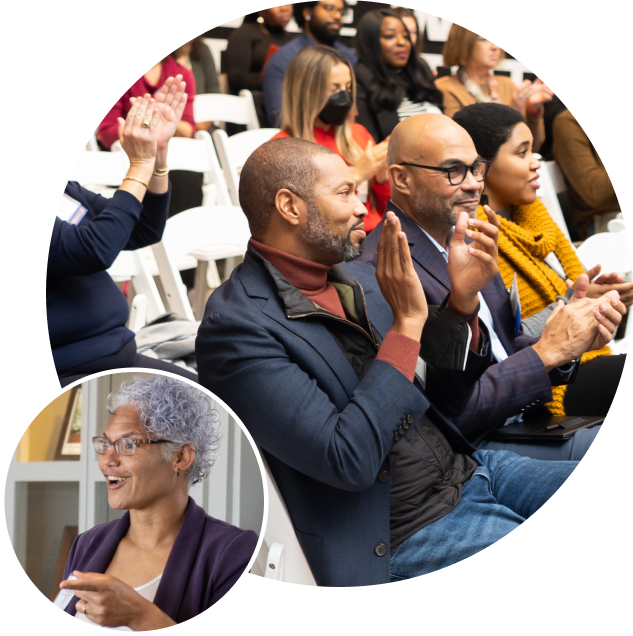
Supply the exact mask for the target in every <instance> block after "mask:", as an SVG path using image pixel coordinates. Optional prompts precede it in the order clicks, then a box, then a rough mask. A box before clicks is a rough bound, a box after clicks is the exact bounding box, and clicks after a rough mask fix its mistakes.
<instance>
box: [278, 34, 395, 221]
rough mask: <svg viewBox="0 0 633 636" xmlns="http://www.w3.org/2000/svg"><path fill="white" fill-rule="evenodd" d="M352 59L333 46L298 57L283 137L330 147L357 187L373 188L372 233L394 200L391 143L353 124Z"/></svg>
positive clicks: (287, 91) (290, 74)
mask: <svg viewBox="0 0 633 636" xmlns="http://www.w3.org/2000/svg"><path fill="white" fill-rule="evenodd" d="M355 84H356V83H355V79H354V71H353V70H352V67H351V64H350V63H349V61H348V60H347V58H346V57H345V56H344V55H342V54H341V53H339V52H338V51H337V50H336V49H333V48H331V47H329V46H320V45H319V46H310V47H307V48H305V49H302V50H301V51H299V53H297V54H296V55H295V56H294V57H293V58H292V61H291V62H290V65H289V66H288V70H287V72H286V79H285V81H284V89H283V108H282V122H281V132H279V133H278V134H277V135H276V136H275V137H300V138H302V139H307V140H309V141H315V142H316V143H318V144H320V145H322V146H327V147H328V148H330V150H334V151H335V152H336V153H337V154H338V155H339V156H340V157H342V158H343V159H344V160H345V162H346V163H347V164H348V165H350V166H352V168H351V174H352V176H353V178H354V180H355V182H356V185H357V187H358V186H360V185H362V184H365V183H370V185H371V187H369V188H368V190H367V192H366V193H365V195H364V196H363V198H364V199H365V205H366V207H367V210H368V211H369V214H368V216H367V219H365V228H366V229H367V230H371V229H372V228H373V227H374V226H375V225H376V224H377V223H378V222H379V221H380V219H381V218H382V213H383V211H384V209H385V205H386V203H387V199H388V198H389V180H388V177H387V163H386V157H387V142H382V143H380V144H378V145H376V144H374V140H373V138H372V136H371V135H370V134H369V132H367V129H366V128H365V127H364V126H362V125H361V124H359V123H355V122H354V112H353V108H354V97H355V92H356V85H355Z"/></svg>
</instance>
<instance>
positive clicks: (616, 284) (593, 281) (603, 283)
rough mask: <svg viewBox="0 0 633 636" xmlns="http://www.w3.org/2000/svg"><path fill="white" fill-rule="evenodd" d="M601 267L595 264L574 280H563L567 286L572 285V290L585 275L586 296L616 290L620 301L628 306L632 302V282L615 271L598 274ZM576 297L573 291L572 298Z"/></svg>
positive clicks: (594, 295)
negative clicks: (587, 281) (626, 281)
mask: <svg viewBox="0 0 633 636" xmlns="http://www.w3.org/2000/svg"><path fill="white" fill-rule="evenodd" d="M601 269H602V266H601V265H595V266H594V267H592V268H591V269H588V270H587V271H586V272H585V274H581V276H580V277H579V278H578V279H577V280H576V281H574V282H572V281H571V280H567V281H565V282H566V283H567V287H573V288H574V290H578V281H579V280H580V278H581V277H582V276H584V275H586V276H587V277H588V280H589V281H590V282H589V283H588V286H587V290H586V296H587V297H588V298H600V296H603V295H604V294H606V293H607V292H610V291H616V292H618V294H619V295H620V301H621V302H622V303H623V304H624V306H625V307H630V306H631V305H632V304H633V283H632V282H628V283H625V282H624V279H623V278H622V276H620V275H619V274H617V273H616V272H611V273H610V274H602V275H601V276H598V274H600V271H601ZM576 297H577V291H575V292H574V295H573V296H572V299H574V298H576Z"/></svg>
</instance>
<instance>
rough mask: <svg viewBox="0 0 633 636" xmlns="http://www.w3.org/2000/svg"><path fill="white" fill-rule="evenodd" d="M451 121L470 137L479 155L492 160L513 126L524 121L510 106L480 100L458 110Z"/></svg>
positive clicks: (506, 139)
mask: <svg viewBox="0 0 633 636" xmlns="http://www.w3.org/2000/svg"><path fill="white" fill-rule="evenodd" d="M453 121H454V122H455V123H457V124H459V125H460V126H461V127H462V128H464V129H465V130H466V132H467V133H468V134H469V135H470V136H471V137H472V140H473V142H474V143H475V148H476V150H477V153H478V154H479V156H480V157H483V158H484V159H487V160H488V161H493V160H494V159H495V157H496V156H497V154H498V152H499V148H501V146H503V144H504V143H505V142H506V141H508V139H510V136H511V135H512V131H513V130H514V128H515V126H516V125H517V124H520V123H521V122H523V123H525V117H523V115H521V113H520V112H519V111H518V110H515V109H514V108H511V107H510V106H504V105H503V104H493V103H484V102H481V103H479V104H471V105H470V106H465V107H464V108H462V109H461V110H458V111H457V112H456V113H455V114H454V115H453Z"/></svg>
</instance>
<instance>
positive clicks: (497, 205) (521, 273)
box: [454, 104, 633, 416]
mask: <svg viewBox="0 0 633 636" xmlns="http://www.w3.org/2000/svg"><path fill="white" fill-rule="evenodd" d="M454 120H455V121H456V122H457V123H458V124H459V125H460V126H462V127H463V128H465V129H466V130H467V131H468V133H469V134H470V136H471V137H472V139H473V141H474V143H475V148H476V149H477V152H478V153H479V156H480V157H481V158H483V159H486V160H488V161H491V162H492V164H491V166H490V170H489V171H488V175H487V176H486V180H485V186H486V194H487V196H488V200H489V202H490V206H491V207H492V208H493V209H494V210H495V211H496V213H497V215H498V216H499V220H500V221H501V228H500V232H499V272H500V274H501V277H502V278H503V282H504V283H505V286H506V287H507V288H510V286H511V285H512V280H513V278H514V275H515V274H516V276H517V284H518V292H519V298H520V300H521V315H522V317H523V318H527V317H530V316H533V315H534V314H536V313H538V312H542V310H544V309H545V308H546V307H548V305H549V306H552V303H555V302H556V300H557V297H558V296H564V295H565V292H567V290H568V287H569V286H571V285H574V284H577V279H578V278H579V277H580V276H581V275H582V274H586V275H587V276H588V277H589V281H591V282H590V284H589V285H588V288H587V290H586V295H587V296H588V297H589V298H592V299H597V298H600V297H601V296H602V295H603V294H605V293H607V292H610V291H616V292H618V294H619V295H620V301H621V302H622V303H623V304H624V306H626V307H630V306H631V304H632V303H633V283H624V282H623V281H622V278H621V277H619V276H618V275H617V274H615V273H611V274H603V275H602V276H598V274H599V273H600V265H596V264H591V265H594V266H593V267H592V268H591V269H590V270H588V271H587V272H585V268H584V266H583V264H582V263H581V262H580V260H579V259H578V256H576V252H575V250H574V248H573V246H572V244H571V243H570V242H569V240H568V239H567V237H566V236H565V235H564V234H563V232H562V231H561V229H560V228H559V227H558V225H557V224H556V222H555V221H554V220H553V219H552V217H551V216H550V215H549V213H548V211H547V209H546V208H545V206H544V205H543V203H541V201H540V200H539V199H538V197H537V190H538V188H539V187H540V184H539V181H538V178H539V176H538V173H537V172H536V171H537V170H538V168H539V166H540V164H539V161H538V160H537V159H536V158H535V157H534V155H533V154H532V133H531V132H530V129H529V128H528V127H527V125H526V123H525V120H524V119H523V116H522V115H521V114H520V113H518V112H517V111H516V110H514V109H513V108H510V107H508V106H503V105H502V104H475V105H472V106H468V107H466V108H463V109H462V110H461V111H459V112H458V113H456V114H455V115H454ZM478 216H479V217H480V218H483V210H482V208H481V207H480V208H479V210H478ZM596 277H597V278H596ZM625 358H626V356H623V355H620V356H613V355H611V350H610V349H609V347H608V346H604V347H601V348H600V349H598V350H593V351H589V352H588V353H585V354H584V355H583V356H582V358H581V362H582V364H581V367H580V369H579V371H578V376H577V378H576V381H575V382H574V384H571V385H569V387H565V386H560V387H553V390H552V392H553V400H552V401H551V402H550V403H549V404H548V405H547V406H548V408H549V410H550V411H551V412H552V413H553V414H554V415H566V414H567V415H601V416H604V415H606V414H607V412H608V410H609V408H610V406H611V402H612V401H613V398H614V396H615V392H616V390H617V388H618V383H619V382H620V377H621V375H622V369H623V366H624V362H625Z"/></svg>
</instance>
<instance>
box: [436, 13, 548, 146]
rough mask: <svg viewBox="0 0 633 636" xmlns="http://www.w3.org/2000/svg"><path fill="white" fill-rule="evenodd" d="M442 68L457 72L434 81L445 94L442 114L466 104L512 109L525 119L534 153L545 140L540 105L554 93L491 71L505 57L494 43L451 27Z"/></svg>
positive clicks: (465, 30) (541, 107)
mask: <svg viewBox="0 0 633 636" xmlns="http://www.w3.org/2000/svg"><path fill="white" fill-rule="evenodd" d="M442 56H443V58H444V66H448V67H453V66H457V67H458V70H457V73H454V74H453V75H450V76H448V77H441V78H439V79H437V80H436V82H435V83H436V85H437V87H438V88H439V89H440V90H441V91H442V93H444V114H445V115H447V116H448V117H452V116H453V115H454V114H455V113H456V112H457V111H458V110H460V109H461V108H463V107H464V106H468V105H469V104H476V103H479V102H493V103H497V104H505V105H506V106H512V107H513V108H514V109H515V110H517V111H519V112H520V113H521V114H522V115H523V116H524V117H525V121H526V123H527V125H528V128H529V129H530V131H531V132H532V136H533V137H534V151H538V149H539V148H540V147H541V145H542V144H543V141H544V140H545V127H544V123H543V104H545V102H549V101H550V100H551V99H552V97H553V96H554V93H553V92H552V90H551V89H549V88H548V87H547V86H545V84H543V82H542V81H541V80H539V79H537V80H535V81H534V82H531V81H530V80H525V81H524V82H523V83H521V84H520V85H519V86H517V85H516V84H515V83H514V82H513V81H512V79H511V78H510V77H505V76H503V75H495V74H494V69H495V67H496V66H497V65H498V64H499V62H500V61H501V60H502V59H503V58H504V57H505V53H504V51H502V50H501V49H500V48H499V47H498V46H497V45H496V44H493V43H492V42H490V40H486V39H485V38H482V37H480V36H479V35H477V34H476V33H473V32H472V31H469V30H468V29H465V28H464V27H461V26H459V25H458V24H453V26H452V27H451V30H450V32H449V34H448V39H447V40H446V43H445V44H444V49H443V50H442Z"/></svg>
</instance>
